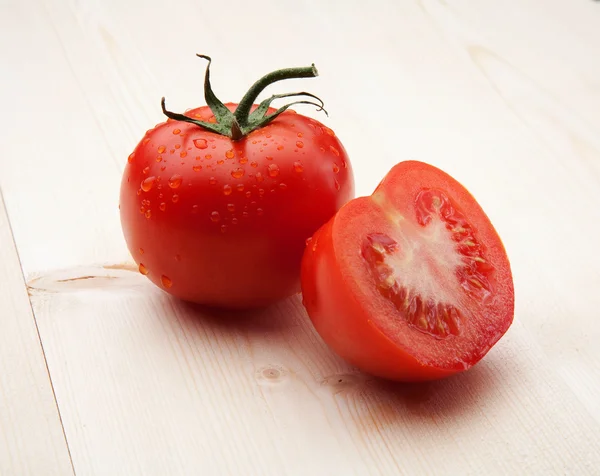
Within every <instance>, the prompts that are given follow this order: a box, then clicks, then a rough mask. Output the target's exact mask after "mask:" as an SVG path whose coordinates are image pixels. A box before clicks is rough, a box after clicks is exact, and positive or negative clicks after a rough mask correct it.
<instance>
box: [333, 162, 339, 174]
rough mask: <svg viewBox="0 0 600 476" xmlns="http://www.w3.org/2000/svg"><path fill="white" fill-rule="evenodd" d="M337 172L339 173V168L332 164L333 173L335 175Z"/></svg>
mask: <svg viewBox="0 0 600 476" xmlns="http://www.w3.org/2000/svg"><path fill="white" fill-rule="evenodd" d="M339 171H340V168H339V167H338V164H333V173H334V174H337V173H339Z"/></svg>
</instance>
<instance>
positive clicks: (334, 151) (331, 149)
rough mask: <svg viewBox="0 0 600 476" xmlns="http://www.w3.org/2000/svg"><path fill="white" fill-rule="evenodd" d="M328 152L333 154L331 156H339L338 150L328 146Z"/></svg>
mask: <svg viewBox="0 0 600 476" xmlns="http://www.w3.org/2000/svg"><path fill="white" fill-rule="evenodd" d="M329 150H330V151H331V152H333V154H334V155H337V156H338V157H339V156H340V151H339V150H337V149H336V148H335V147H334V146H332V145H330V146H329Z"/></svg>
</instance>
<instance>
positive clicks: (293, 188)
mask: <svg viewBox="0 0 600 476" xmlns="http://www.w3.org/2000/svg"><path fill="white" fill-rule="evenodd" d="M199 56H201V55H199ZM201 57H203V58H206V59H208V60H209V66H208V67H207V69H206V77H205V98H206V101H207V104H208V105H207V106H203V107H199V108H197V109H192V110H189V111H187V112H186V114H185V115H181V114H175V113H172V112H169V111H167V110H166V109H165V106H164V98H163V103H162V105H163V112H164V113H165V114H166V115H167V116H168V117H169V119H168V120H167V121H166V122H164V123H161V124H158V125H157V126H156V127H154V128H153V129H151V130H149V131H147V132H146V134H145V136H144V137H143V138H142V140H141V141H140V142H139V143H138V145H137V146H136V148H135V150H134V151H133V153H132V154H131V155H130V156H129V160H128V163H127V165H126V167H125V170H124V174H123V179H122V184H121V193H120V213H121V223H122V228H123V233H124V237H125V240H126V242H127V245H128V248H129V250H130V252H131V254H132V256H133V258H134V259H135V261H136V262H137V264H138V266H139V270H140V272H141V273H142V274H144V275H146V276H147V277H148V278H149V279H150V280H151V281H152V282H153V283H154V284H156V285H157V286H159V287H161V288H162V289H164V290H165V291H167V292H168V293H170V294H172V295H174V296H176V297H178V298H181V299H183V300H187V301H192V302H196V303H201V304H205V305H210V306H217V307H228V308H249V307H258V306H266V305H269V304H271V303H273V302H275V301H277V300H280V299H282V298H285V297H287V296H290V295H292V294H294V293H296V292H298V291H299V290H300V286H299V275H300V263H301V259H302V254H303V251H304V248H305V242H306V240H307V239H308V238H309V237H310V236H311V235H312V234H313V233H314V232H315V231H316V230H317V229H318V228H319V227H320V226H321V225H323V224H324V223H325V222H327V221H328V220H329V219H330V218H331V217H332V216H333V215H334V214H335V213H336V211H337V210H338V209H339V208H340V207H341V206H342V205H343V204H344V203H346V202H348V201H349V200H350V199H352V198H353V196H354V180H353V174H352V168H351V165H350V162H349V160H348V156H347V154H346V151H345V149H344V147H343V145H342V143H341V142H340V141H339V139H338V138H337V137H336V135H335V134H334V132H333V131H332V130H331V129H329V128H327V127H325V126H324V125H323V124H321V123H320V122H318V121H316V120H314V119H311V118H309V117H306V116H303V115H301V114H297V113H295V112H294V111H292V110H290V109H288V108H289V106H291V105H292V104H296V103H309V104H314V105H316V106H318V107H319V108H320V109H322V102H319V103H318V104H317V103H314V102H311V101H310V100H307V99H304V100H299V101H295V102H293V103H291V104H287V105H285V106H283V107H281V108H279V109H275V108H272V107H270V105H271V102H272V101H273V100H274V99H279V98H283V97H292V96H303V97H305V98H311V99H316V100H318V101H320V100H319V99H318V98H316V97H315V96H313V95H311V94H309V93H293V94H282V95H274V96H271V97H270V98H268V99H266V100H265V101H263V102H262V103H260V104H259V105H256V104H254V101H255V99H256V97H257V96H258V94H259V93H260V92H261V91H262V90H263V89H264V88H265V87H266V86H268V85H269V84H271V83H273V82H275V81H279V80H281V79H288V78H299V77H311V76H316V70H315V68H314V66H312V67H308V68H290V69H284V70H278V71H275V72H274V73H270V74H268V75H266V76H264V77H263V78H261V79H260V80H259V81H257V82H256V83H255V84H254V85H253V86H252V87H251V88H250V90H249V91H248V93H247V94H246V95H245V96H244V98H242V100H241V101H240V103H239V104H233V103H228V104H223V103H221V102H220V101H219V100H218V99H217V98H216V97H215V95H214V93H213V92H212V89H211V86H210V78H209V67H210V58H208V57H204V56H201Z"/></svg>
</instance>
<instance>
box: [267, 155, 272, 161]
mask: <svg viewBox="0 0 600 476" xmlns="http://www.w3.org/2000/svg"><path fill="white" fill-rule="evenodd" d="M265 158H266V159H267V160H273V157H271V156H270V155H267V157H265Z"/></svg>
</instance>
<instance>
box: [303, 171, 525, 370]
mask: <svg viewBox="0 0 600 476" xmlns="http://www.w3.org/2000/svg"><path fill="white" fill-rule="evenodd" d="M302 292H303V300H304V305H305V307H306V309H307V312H308V315H309V316H310V318H311V320H312V322H313V324H314V326H315V328H316V330H317V332H318V333H319V334H320V335H321V337H322V338H323V339H324V340H325V342H326V343H327V344H328V345H329V346H330V347H331V348H332V349H333V350H334V351H335V352H337V353H338V354H339V355H340V356H341V357H343V358H344V359H346V360H347V361H349V362H350V363H351V364H353V365H355V366H356V367H358V368H360V369H362V370H363V371H365V372H368V373H371V374H374V375H377V376H380V377H384V378H389V379H394V380H402V381H419V380H432V379H437V378H442V377H446V376H449V375H452V374H454V373H457V372H460V371H464V370H466V369H468V368H470V367H472V366H473V365H474V364H476V363H477V362H478V361H480V360H481V359H482V358H483V356H484V355H485V354H486V353H487V352H488V351H489V350H490V349H491V347H492V346H493V345H494V344H495V343H496V342H497V341H498V340H499V339H500V337H502V335H504V333H505V332H506V331H507V330H508V328H509V326H510V325H511V323H512V320H513V313H514V289H513V280H512V274H511V270H510V264H509V260H508V258H507V256H506V252H505V249H504V246H503V244H502V241H501V240H500V237H499V236H498V234H497V232H496V230H495V229H494V227H493V225H492V224H491V222H490V220H489V218H488V217H487V215H486V214H485V213H484V211H483V210H482V208H481V207H480V206H479V204H478V203H477V202H476V201H475V199H474V198H473V197H472V196H471V194H470V193H469V192H468V191H467V190H466V189H465V188H464V187H463V186H462V185H461V184H460V183H458V182H457V181H456V180H454V179H453V178H452V177H450V176H449V175H448V174H446V173H445V172H443V171H442V170H440V169H438V168H436V167H433V166H431V165H428V164H425V163H422V162H416V161H407V162H401V163H400V164H398V165H396V166H395V167H393V168H392V170H391V171H390V172H389V173H388V174H387V175H386V177H385V178H384V179H383V181H382V182H381V183H380V184H379V186H378V187H377V189H376V190H375V192H374V193H373V194H372V195H371V196H369V197H360V198H357V199H355V200H352V201H350V202H349V203H347V204H346V205H345V206H343V207H342V208H341V209H340V210H339V212H338V213H337V214H336V215H335V216H334V217H333V218H332V219H331V220H330V221H329V222H328V223H326V224H325V225H324V226H323V227H321V228H320V229H319V230H318V231H317V233H316V234H315V235H314V236H313V238H312V239H311V241H310V242H309V243H308V245H307V249H306V250H305V253H304V257H303V262H302Z"/></svg>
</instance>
